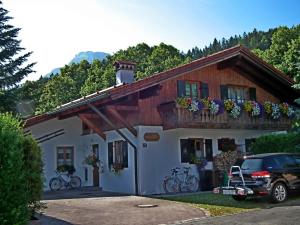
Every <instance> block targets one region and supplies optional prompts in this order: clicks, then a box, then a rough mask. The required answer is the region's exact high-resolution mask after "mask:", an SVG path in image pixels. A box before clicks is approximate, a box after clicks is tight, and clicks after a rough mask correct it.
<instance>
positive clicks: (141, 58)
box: [0, 25, 300, 116]
mask: <svg viewBox="0 0 300 225" xmlns="http://www.w3.org/2000/svg"><path fill="white" fill-rule="evenodd" d="M238 44H242V45H244V46H245V47H247V48H249V49H251V50H252V51H253V52H254V53H255V54H257V55H258V56H259V57H261V58H262V59H264V60H265V61H267V62H268V63H270V64H272V65H273V66H275V67H276V68H278V69H280V70H281V71H283V72H284V73H286V74H287V75H289V76H290V77H291V78H293V79H294V80H295V81H296V83H299V81H300V63H299V62H300V25H297V26H293V27H286V26H282V27H277V28H274V29H269V30H268V31H258V30H257V29H254V30H253V31H251V32H248V33H246V32H245V33H243V35H234V36H232V37H230V38H222V39H221V40H217V39H216V38H215V39H214V40H213V41H212V42H211V43H210V44H209V45H208V46H205V47H204V48H199V47H193V48H192V49H190V50H188V51H187V52H186V53H184V52H182V51H180V50H179V49H177V48H175V47H174V46H172V45H168V44H165V43H160V44H159V45H155V46H149V45H147V44H146V43H140V44H137V45H136V46H131V47H128V48H127V49H125V50H119V51H117V52H115V53H114V54H112V55H109V56H107V58H106V59H104V60H102V61H100V60H94V61H93V62H92V63H89V62H88V61H81V62H80V63H72V64H69V65H65V66H64V67H63V68H61V72H60V74H58V75H51V76H50V77H46V76H41V77H40V79H38V80H36V81H26V82H25V83H23V84H22V85H17V86H15V87H13V88H10V89H9V90H7V91H6V95H5V96H4V95H1V93H0V100H1V102H4V104H1V106H0V111H16V102H23V101H27V102H31V103H32V105H33V106H34V107H33V108H34V110H33V113H34V114H41V113H44V112H47V111H50V110H52V109H54V108H55V107H57V106H59V105H61V104H64V103H66V102H69V101H71V100H74V99H77V98H80V97H82V96H86V95H88V94H91V93H93V92H95V91H98V90H101V89H104V88H107V87H109V86H112V85H114V84H115V71H114V67H113V63H114V62H115V61H116V60H130V61H134V62H136V64H137V67H136V73H135V74H136V80H139V79H142V78H144V77H147V76H150V75H153V74H155V73H158V72H162V71H165V70H167V69H170V68H173V67H176V66H178V65H181V64H185V63H188V62H191V61H192V60H196V59H199V58H201V57H204V56H207V55H210V54H213V53H215V52H218V51H221V50H224V49H227V48H230V47H233V46H235V45H238ZM295 88H299V86H297V85H295ZM66 90H67V91H66ZM8 96H9V98H8ZM27 116H28V115H27Z"/></svg>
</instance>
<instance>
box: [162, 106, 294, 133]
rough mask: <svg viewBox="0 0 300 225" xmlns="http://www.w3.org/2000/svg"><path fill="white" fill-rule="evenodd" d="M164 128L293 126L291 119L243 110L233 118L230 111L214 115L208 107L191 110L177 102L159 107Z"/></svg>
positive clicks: (280, 127)
mask: <svg viewBox="0 0 300 225" xmlns="http://www.w3.org/2000/svg"><path fill="white" fill-rule="evenodd" d="M158 111H159V112H160V115H161V118H162V121H163V127H164V129H174V128H206V129H258V130H287V129H289V128H290V127H291V119H289V118H286V117H281V118H280V119H278V120H274V119H272V118H268V117H252V116H250V115H249V114H248V113H246V112H244V111H242V112H241V115H240V116H239V117H238V118H236V119H235V118H232V117H231V116H230V114H229V113H228V112H226V111H225V112H224V113H222V114H218V115H212V114H211V113H210V112H209V110H208V109H203V110H200V111H197V112H190V111H189V110H187V109H184V108H182V107H180V106H179V105H177V104H176V103H175V102H170V103H167V104H163V105H161V106H159V107H158Z"/></svg>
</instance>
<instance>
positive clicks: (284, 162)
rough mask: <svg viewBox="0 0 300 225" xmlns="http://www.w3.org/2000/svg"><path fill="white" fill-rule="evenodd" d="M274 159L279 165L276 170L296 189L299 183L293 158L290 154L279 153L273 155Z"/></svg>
mask: <svg viewBox="0 0 300 225" xmlns="http://www.w3.org/2000/svg"><path fill="white" fill-rule="evenodd" d="M274 160H275V161H276V163H277V164H278V165H280V167H281V169H280V170H279V171H277V172H279V173H281V176H282V177H283V178H284V179H285V180H286V181H287V182H288V185H289V187H290V188H291V189H296V188H297V186H298V185H299V181H298V179H299V178H298V168H297V164H296V160H295V158H294V157H293V156H292V155H279V156H276V157H274ZM278 175H279V174H278Z"/></svg>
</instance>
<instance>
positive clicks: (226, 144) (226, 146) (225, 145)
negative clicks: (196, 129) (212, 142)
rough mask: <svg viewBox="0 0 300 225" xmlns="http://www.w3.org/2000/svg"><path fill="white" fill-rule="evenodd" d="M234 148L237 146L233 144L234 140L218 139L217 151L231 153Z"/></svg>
mask: <svg viewBox="0 0 300 225" xmlns="http://www.w3.org/2000/svg"><path fill="white" fill-rule="evenodd" d="M236 148H237V145H236V144H235V140H234V139H230V138H221V139H218V149H219V151H223V152H227V151H233V150H235V149H236Z"/></svg>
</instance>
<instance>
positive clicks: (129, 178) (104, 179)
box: [28, 117, 137, 193]
mask: <svg viewBox="0 0 300 225" xmlns="http://www.w3.org/2000/svg"><path fill="white" fill-rule="evenodd" d="M28 129H29V130H30V131H31V133H32V134H33V136H34V137H35V138H38V137H41V136H43V135H46V134H49V133H51V132H54V131H56V130H59V129H64V131H65V134H64V135H61V136H58V137H55V138H53V139H51V140H48V141H46V142H44V143H41V144H40V146H41V148H42V155H43V162H44V177H45V181H44V187H45V189H46V190H47V189H49V181H50V179H51V178H52V177H55V176H56V174H55V172H54V171H55V170H56V167H57V165H56V147H57V146H73V147H74V166H75V168H76V172H75V175H77V176H80V178H81V180H82V185H83V186H92V185H93V174H92V170H93V168H92V166H89V165H86V164H84V163H83V161H84V159H85V157H86V156H87V155H89V154H91V153H92V145H93V144H98V145H99V156H100V160H101V161H102V162H103V164H104V171H103V173H101V174H100V187H102V188H103V190H106V191H115V192H123V193H134V191H135V190H134V177H133V176H134V175H133V174H134V170H133V169H134V168H133V166H134V163H133V148H132V147H131V146H130V145H129V149H128V161H129V162H128V168H126V169H124V170H123V171H122V172H121V173H120V175H116V174H114V173H113V172H111V171H109V169H108V156H107V152H108V151H107V148H108V147H107V144H108V142H111V141H117V140H123V139H122V138H121V137H120V135H118V134H117V133H116V132H115V131H110V132H107V133H106V135H107V139H106V141H104V140H103V139H102V138H100V137H99V136H98V135H97V134H90V135H83V136H82V135H81V133H82V124H81V121H80V119H79V118H78V117H72V118H68V119H65V120H57V119H51V120H49V121H45V122H43V123H40V124H37V125H34V126H32V127H29V128H28ZM122 132H123V133H124V134H126V136H127V137H130V138H131V139H132V141H133V142H134V143H136V141H137V139H136V138H135V137H133V135H132V134H131V133H129V132H128V131H127V130H124V129H122ZM85 168H87V169H88V180H87V181H85V176H84V174H85Z"/></svg>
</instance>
